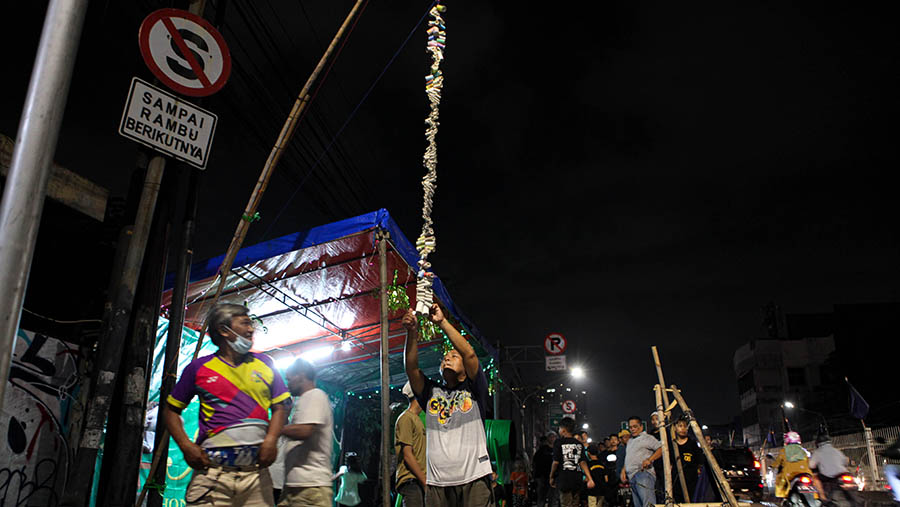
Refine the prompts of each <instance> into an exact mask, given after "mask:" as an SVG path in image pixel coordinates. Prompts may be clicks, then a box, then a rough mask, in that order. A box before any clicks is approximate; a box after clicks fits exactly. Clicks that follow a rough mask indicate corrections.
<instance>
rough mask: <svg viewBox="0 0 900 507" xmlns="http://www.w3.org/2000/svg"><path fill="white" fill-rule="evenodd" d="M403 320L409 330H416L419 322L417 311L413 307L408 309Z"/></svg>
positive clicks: (404, 325)
mask: <svg viewBox="0 0 900 507" xmlns="http://www.w3.org/2000/svg"><path fill="white" fill-rule="evenodd" d="M401 322H402V323H403V327H405V328H406V329H407V331H415V330H416V328H417V326H418V324H419V323H418V322H417V321H416V312H414V311H413V310H412V308H410V309H409V310H406V313H404V314H403V319H402V321H401Z"/></svg>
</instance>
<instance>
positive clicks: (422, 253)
mask: <svg viewBox="0 0 900 507" xmlns="http://www.w3.org/2000/svg"><path fill="white" fill-rule="evenodd" d="M445 10H446V7H444V6H443V5H441V4H439V3H437V4H435V6H434V7H432V8H431V11H430V12H429V14H430V15H431V18H432V19H431V20H430V21H429V22H428V31H427V34H428V45H427V46H426V49H427V51H428V52H429V53H431V61H432V63H431V73H430V74H428V75H427V76H426V77H425V93H426V94H427V95H428V101H429V102H430V104H431V111H430V112H429V113H428V117H427V118H426V119H425V127H426V128H425V139H426V140H427V141H428V148H426V149H425V156H424V157H423V162H424V165H425V168H426V169H427V170H428V171H427V173H426V174H425V177H424V178H422V188H423V189H424V191H425V198H424V203H423V205H422V219H423V221H424V223H423V224H422V233H421V234H420V235H419V238H418V239H417V240H416V250H418V252H419V272H418V280H417V282H416V312H417V313H419V314H427V313H428V311H429V309H430V308H431V304H432V301H433V298H434V293H433V292H432V279H431V275H430V271H431V263H430V262H428V255H429V254H430V253H432V252H434V250H435V247H436V245H437V243H436V240H435V236H434V227H433V223H432V221H431V207H432V201H433V199H434V191H435V189H436V188H437V141H436V139H435V138H436V137H437V132H438V125H439V122H438V117H439V115H440V103H441V89H442V88H443V86H444V76H443V75H442V74H441V62H442V61H443V60H444V45H445V44H446V42H447V33H446V31H445V29H446V26H444V19H443V18H442V17H441V13H442V12H444V11H445Z"/></svg>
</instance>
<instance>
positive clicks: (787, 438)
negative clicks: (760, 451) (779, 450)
mask: <svg viewBox="0 0 900 507" xmlns="http://www.w3.org/2000/svg"><path fill="white" fill-rule="evenodd" d="M784 443H785V445H787V444H799V443H800V434H799V433H797V432H796V431H788V432H787V433H785V434H784Z"/></svg>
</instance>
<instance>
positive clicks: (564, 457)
mask: <svg viewBox="0 0 900 507" xmlns="http://www.w3.org/2000/svg"><path fill="white" fill-rule="evenodd" d="M574 432H575V420H574V419H571V418H568V417H564V418H563V419H562V420H561V421H560V422H559V436H560V438H559V439H558V440H557V441H556V445H555V446H554V447H553V466H552V467H551V468H550V487H555V488H557V489H558V490H559V503H560V505H561V506H562V507H577V506H578V491H579V490H580V489H581V483H582V481H581V474H582V473H584V476H585V477H587V487H588V489H593V488H594V480H593V479H592V478H591V470H590V469H589V468H588V465H587V460H586V456H585V454H586V453H585V449H584V445H582V444H581V442H579V441H578V440H576V439H575V438H574V437H573V434H574ZM557 470H558V471H559V477H558V478H557V477H555V475H556V472H557Z"/></svg>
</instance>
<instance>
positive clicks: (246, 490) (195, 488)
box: [184, 468, 275, 507]
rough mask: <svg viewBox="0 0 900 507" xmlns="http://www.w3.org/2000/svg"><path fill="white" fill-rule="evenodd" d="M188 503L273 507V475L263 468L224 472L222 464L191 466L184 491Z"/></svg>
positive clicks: (216, 505)
mask: <svg viewBox="0 0 900 507" xmlns="http://www.w3.org/2000/svg"><path fill="white" fill-rule="evenodd" d="M184 500H185V502H186V504H187V505H205V506H215V507H219V506H234V507H238V506H241V505H246V506H252V507H272V506H273V505H275V499H274V498H273V497H272V478H271V477H270V476H269V471H268V470H266V469H265V468H264V469H262V470H254V471H250V472H226V471H224V470H222V469H221V468H208V469H206V470H194V475H193V477H191V482H190V484H188V487H187V491H186V492H185V494H184Z"/></svg>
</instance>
